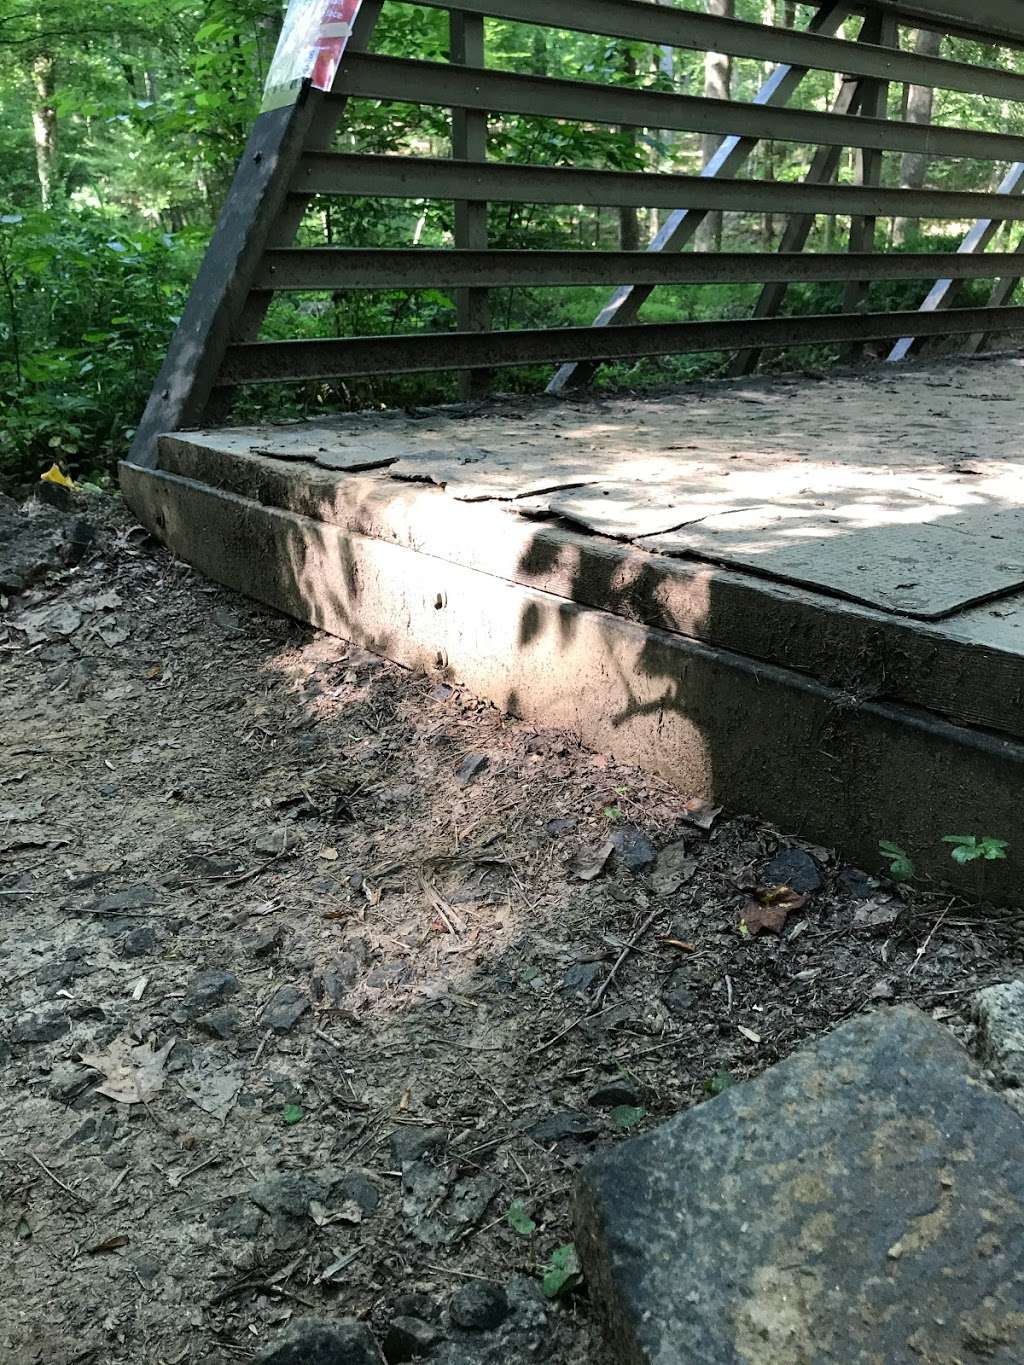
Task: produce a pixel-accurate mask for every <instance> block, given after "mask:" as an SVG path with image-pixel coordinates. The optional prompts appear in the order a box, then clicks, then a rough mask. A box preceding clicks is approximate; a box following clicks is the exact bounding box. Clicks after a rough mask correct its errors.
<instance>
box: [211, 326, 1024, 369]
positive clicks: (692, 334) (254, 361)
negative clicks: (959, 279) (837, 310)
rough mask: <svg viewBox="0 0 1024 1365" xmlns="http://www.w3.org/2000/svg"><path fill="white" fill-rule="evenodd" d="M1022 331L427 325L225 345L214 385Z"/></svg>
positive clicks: (1008, 328) (1023, 328)
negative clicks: (434, 328) (389, 332)
mask: <svg viewBox="0 0 1024 1365" xmlns="http://www.w3.org/2000/svg"><path fill="white" fill-rule="evenodd" d="M911 325H913V327H914V329H915V330H916V332H917V334H918V335H919V336H924V335H932V336H935V335H939V334H942V335H945V334H950V335H952V334H961V333H973V332H982V331H989V332H1015V331H1024V308H958V309H953V310H952V311H950V312H947V313H929V314H923V315H918V314H917V313H906V312H899V313H842V314H837V315H836V316H822V315H812V316H808V317H787V318H753V319H750V318H737V319H729V320H727V321H715V322H678V323H676V322H667V323H647V324H644V323H630V324H628V325H625V326H621V327H549V328H541V329H536V330H532V329H531V330H524V331H511V332H462V333H459V332H441V333H437V332H427V333H423V334H421V335H414V336H391V337H374V336H369V337H365V336H364V337H344V338H335V339H328V340H323V341H257V342H248V343H243V344H239V345H233V346H229V347H228V351H227V356H226V357H225V361H224V365H223V367H222V369H221V371H220V374H219V375H218V377H217V383H218V385H221V386H225V387H226V386H234V385H238V384H269V383H276V382H281V381H300V380H306V379H334V378H338V377H342V376H345V377H351V376H359V375H372V374H389V375H394V374H413V373H418V372H424V371H430V370H469V369H476V368H481V367H486V368H487V369H495V368H498V367H501V366H506V367H507V366H514V365H534V364H546V363H550V362H554V361H563V360H570V359H571V360H596V361H606V360H632V359H635V358H637V357H638V356H659V355H691V354H696V353H698V352H701V351H732V350H736V349H738V348H739V347H742V346H757V347H761V348H767V347H780V346H808V345H822V344H827V343H830V342H850V341H857V342H864V341H879V340H886V339H888V338H890V337H899V336H903V335H904V334H905V333H906V331H907V330H908V328H909V327H910V326H911Z"/></svg>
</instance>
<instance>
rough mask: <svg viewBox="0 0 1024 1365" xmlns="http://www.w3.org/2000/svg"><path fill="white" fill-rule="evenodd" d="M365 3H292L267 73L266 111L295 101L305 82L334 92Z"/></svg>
mask: <svg viewBox="0 0 1024 1365" xmlns="http://www.w3.org/2000/svg"><path fill="white" fill-rule="evenodd" d="M361 3H362V0H291V2H290V4H289V5H288V13H287V14H286V15H285V17H284V24H283V25H282V27H281V36H280V38H279V39H278V40H277V49H276V51H275V52H274V59H273V61H272V62H271V63H270V71H269V72H268V73H267V83H266V86H265V87H264V91H263V108H264V109H275V108H277V107H278V106H279V105H282V104H288V103H289V102H290V101H291V100H293V99H294V98H295V96H296V94H297V93H298V91H299V89H300V88H301V86H302V82H303V81H305V80H308V81H310V82H311V83H312V84H313V85H314V86H315V87H316V88H317V90H330V88H331V85H332V84H333V83H334V74H335V72H336V71H337V69H338V63H339V62H340V61H341V58H342V54H343V53H344V51H345V48H346V46H347V45H348V40H349V38H350V37H351V36H352V25H353V24H354V23H355V19H356V15H357V14H358V13H359V6H360V4H361Z"/></svg>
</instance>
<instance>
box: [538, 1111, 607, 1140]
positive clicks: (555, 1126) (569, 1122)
mask: <svg viewBox="0 0 1024 1365" xmlns="http://www.w3.org/2000/svg"><path fill="white" fill-rule="evenodd" d="M526 1131H527V1134H528V1135H529V1136H530V1137H532V1138H533V1140H534V1142H565V1141H566V1140H567V1139H570V1138H572V1139H574V1140H575V1141H576V1142H589V1141H590V1140H591V1139H593V1138H596V1137H597V1135H598V1134H599V1133H600V1131H601V1124H600V1122H599V1121H598V1120H597V1119H595V1118H594V1116H593V1114H583V1113H580V1112H578V1111H576V1110H572V1109H567V1110H566V1111H565V1112H564V1113H561V1114H552V1115H551V1116H550V1118H546V1119H541V1121H540V1123H535V1124H534V1125H533V1127H532V1128H527V1130H526Z"/></svg>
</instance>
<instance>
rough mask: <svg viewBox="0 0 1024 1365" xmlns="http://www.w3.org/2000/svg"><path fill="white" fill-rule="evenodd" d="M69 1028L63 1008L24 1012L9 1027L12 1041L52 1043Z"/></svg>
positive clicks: (61, 1036)
mask: <svg viewBox="0 0 1024 1365" xmlns="http://www.w3.org/2000/svg"><path fill="white" fill-rule="evenodd" d="M70 1028H71V1020H70V1019H69V1018H68V1015H67V1013H66V1011H64V1010H47V1011H46V1012H45V1013H43V1014H26V1015H23V1016H22V1017H21V1018H20V1019H16V1020H15V1022H14V1026H13V1027H12V1029H11V1033H10V1039H11V1042H12V1043H52V1042H54V1041H55V1040H56V1039H57V1038H63V1037H64V1035H65V1033H67V1032H68V1031H69V1030H70Z"/></svg>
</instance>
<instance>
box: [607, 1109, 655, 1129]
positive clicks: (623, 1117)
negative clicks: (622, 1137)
mask: <svg viewBox="0 0 1024 1365" xmlns="http://www.w3.org/2000/svg"><path fill="white" fill-rule="evenodd" d="M610 1117H611V1121H612V1123H613V1124H614V1125H615V1127H616V1128H618V1129H619V1131H620V1132H623V1133H625V1132H628V1131H629V1129H630V1128H635V1127H636V1125H637V1124H638V1123H639V1122H640V1120H641V1119H644V1118H646V1117H647V1110H646V1109H644V1108H642V1107H641V1106H640V1105H639V1104H617V1105H616V1106H615V1108H614V1109H613V1110H612V1112H611V1115H610Z"/></svg>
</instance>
